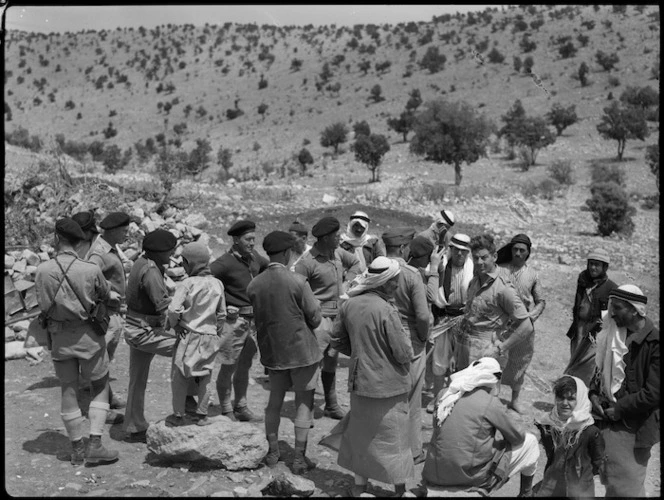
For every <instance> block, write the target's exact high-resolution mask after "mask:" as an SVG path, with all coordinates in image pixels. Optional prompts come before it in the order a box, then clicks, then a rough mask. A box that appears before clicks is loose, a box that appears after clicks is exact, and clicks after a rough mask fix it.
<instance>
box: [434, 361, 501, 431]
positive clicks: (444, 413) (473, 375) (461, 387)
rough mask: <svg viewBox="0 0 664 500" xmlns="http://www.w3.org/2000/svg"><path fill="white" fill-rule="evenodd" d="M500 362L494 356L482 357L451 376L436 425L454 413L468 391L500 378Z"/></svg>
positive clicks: (437, 414) (437, 415)
mask: <svg viewBox="0 0 664 500" xmlns="http://www.w3.org/2000/svg"><path fill="white" fill-rule="evenodd" d="M501 373H502V372H501V370H500V364H499V363H498V361H497V360H496V359H494V358H489V357H486V358H480V359H478V360H477V361H474V362H473V363H472V364H471V365H470V366H469V367H468V368H465V369H463V370H461V371H458V372H456V373H454V374H452V376H451V377H450V381H451V382H450V386H449V387H448V389H447V391H445V393H443V395H442V396H441V398H440V400H439V402H438V412H437V413H436V425H438V426H440V425H442V423H443V422H444V421H445V419H446V418H447V417H448V416H449V414H450V413H452V409H453V408H454V405H455V404H456V403H457V401H459V399H461V396H463V395H464V393H466V392H470V391H472V390H474V389H476V388H478V387H492V386H493V385H495V384H496V383H498V381H499V380H500V375H501Z"/></svg>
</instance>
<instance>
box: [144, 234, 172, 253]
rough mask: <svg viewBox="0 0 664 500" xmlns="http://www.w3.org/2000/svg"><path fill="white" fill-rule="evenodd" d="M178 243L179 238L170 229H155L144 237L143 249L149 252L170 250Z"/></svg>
mask: <svg viewBox="0 0 664 500" xmlns="http://www.w3.org/2000/svg"><path fill="white" fill-rule="evenodd" d="M177 243H178V239H177V238H176V237H175V235H174V234H173V233H171V232H170V231H166V230H165V229H155V230H154V231H152V232H151V233H148V234H146V235H145V238H143V250H146V251H148V252H168V251H169V250H173V249H174V248H175V246H176V245H177Z"/></svg>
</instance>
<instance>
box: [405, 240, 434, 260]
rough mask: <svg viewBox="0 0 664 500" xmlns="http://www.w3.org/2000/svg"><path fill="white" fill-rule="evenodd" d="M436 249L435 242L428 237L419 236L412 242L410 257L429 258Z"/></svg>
mask: <svg viewBox="0 0 664 500" xmlns="http://www.w3.org/2000/svg"><path fill="white" fill-rule="evenodd" d="M433 249H434V244H433V242H432V241H431V240H430V239H429V238H427V237H426V236H418V237H416V238H414V239H413V241H411V242H410V253H409V255H410V257H412V258H413V259H417V258H419V257H428V256H430V255H431V253H432V252H433Z"/></svg>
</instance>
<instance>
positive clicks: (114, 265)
mask: <svg viewBox="0 0 664 500" xmlns="http://www.w3.org/2000/svg"><path fill="white" fill-rule="evenodd" d="M87 260H88V261H90V262H94V263H95V264H97V265H98V266H99V268H100V269H101V272H102V273H103V274H104V278H106V279H107V280H108V281H109V282H110V284H111V289H112V290H114V291H116V292H118V293H119V294H120V300H122V301H124V299H125V290H126V288H127V278H126V276H125V270H124V265H123V263H122V260H121V259H120V256H119V255H118V251H117V248H116V247H114V246H111V244H110V243H109V242H108V241H106V240H105V239H104V238H103V237H99V238H97V239H96V240H95V242H94V243H93V244H92V247H91V248H90V251H89V252H88V257H87Z"/></svg>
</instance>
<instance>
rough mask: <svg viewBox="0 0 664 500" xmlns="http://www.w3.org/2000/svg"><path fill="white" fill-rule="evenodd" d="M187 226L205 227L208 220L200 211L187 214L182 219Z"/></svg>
mask: <svg viewBox="0 0 664 500" xmlns="http://www.w3.org/2000/svg"><path fill="white" fill-rule="evenodd" d="M183 222H184V223H185V224H186V225H187V226H193V227H195V228H197V229H205V228H206V227H207V226H208V225H209V224H210V222H209V221H208V220H207V219H206V218H205V216H204V215H203V214H201V213H193V214H189V215H187V217H185V219H184V221H183Z"/></svg>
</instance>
